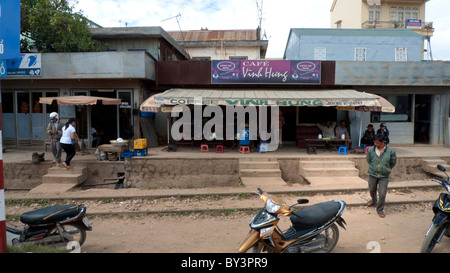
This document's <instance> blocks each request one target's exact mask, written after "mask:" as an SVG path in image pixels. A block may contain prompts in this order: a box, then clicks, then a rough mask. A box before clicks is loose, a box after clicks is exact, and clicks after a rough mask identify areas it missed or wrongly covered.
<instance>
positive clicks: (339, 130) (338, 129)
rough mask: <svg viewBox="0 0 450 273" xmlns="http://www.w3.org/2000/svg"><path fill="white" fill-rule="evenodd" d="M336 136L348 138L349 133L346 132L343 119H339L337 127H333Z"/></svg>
mask: <svg viewBox="0 0 450 273" xmlns="http://www.w3.org/2000/svg"><path fill="white" fill-rule="evenodd" d="M335 134H336V138H338V139H341V135H344V136H345V139H350V133H349V132H348V129H347V127H346V126H345V120H341V122H340V123H339V127H336V129H335Z"/></svg>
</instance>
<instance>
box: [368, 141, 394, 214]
mask: <svg viewBox="0 0 450 273" xmlns="http://www.w3.org/2000/svg"><path fill="white" fill-rule="evenodd" d="M373 143H374V146H372V147H371V148H370V149H369V150H368V151H367V156H366V159H367V163H369V181H368V182H369V192H370V197H371V198H372V200H371V201H369V202H367V206H368V207H371V206H377V213H378V215H379V216H380V217H381V218H384V217H385V216H386V215H385V213H384V211H383V209H384V204H385V201H386V193H387V187H388V183H389V174H390V173H391V170H392V168H394V166H395V163H396V162H397V156H396V154H395V151H394V149H392V148H391V147H389V146H387V144H386V143H385V139H384V136H383V135H382V134H376V135H375V136H374V139H373ZM377 187H378V196H379V198H378V202H377Z"/></svg>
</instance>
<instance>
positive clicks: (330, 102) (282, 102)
mask: <svg viewBox="0 0 450 273" xmlns="http://www.w3.org/2000/svg"><path fill="white" fill-rule="evenodd" d="M199 102H201V103H199ZM164 104H165V105H188V104H193V105H195V104H200V105H225V106H336V107H349V106H352V107H358V106H365V105H371V104H373V100H352V99H267V98H260V99H258V98H253V99H231V98H223V99H211V98H201V97H196V98H168V99H164ZM163 112H164V111H163Z"/></svg>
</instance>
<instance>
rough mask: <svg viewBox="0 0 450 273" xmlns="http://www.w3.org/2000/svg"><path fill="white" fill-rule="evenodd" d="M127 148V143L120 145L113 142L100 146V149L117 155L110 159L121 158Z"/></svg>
mask: <svg viewBox="0 0 450 273" xmlns="http://www.w3.org/2000/svg"><path fill="white" fill-rule="evenodd" d="M126 148H127V146H126V145H123V146H120V145H112V144H103V145H100V146H98V150H99V151H101V152H105V153H112V154H114V155H115V158H114V159H113V158H111V159H109V158H108V160H117V159H120V158H121V153H122V152H123V151H125V150H126Z"/></svg>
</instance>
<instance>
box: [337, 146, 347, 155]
mask: <svg viewBox="0 0 450 273" xmlns="http://www.w3.org/2000/svg"><path fill="white" fill-rule="evenodd" d="M338 154H343V155H346V154H348V148H347V147H345V146H339V150H338Z"/></svg>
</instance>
